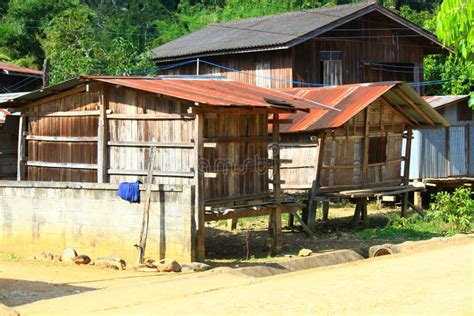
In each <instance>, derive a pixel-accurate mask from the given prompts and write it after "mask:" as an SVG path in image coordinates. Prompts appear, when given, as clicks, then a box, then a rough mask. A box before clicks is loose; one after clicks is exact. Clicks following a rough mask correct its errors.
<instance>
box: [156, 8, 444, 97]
mask: <svg viewBox="0 0 474 316" xmlns="http://www.w3.org/2000/svg"><path fill="white" fill-rule="evenodd" d="M153 52H154V60H155V61H156V63H157V65H158V66H168V67H169V66H170V65H175V64H179V65H180V66H177V67H172V68H170V69H168V70H163V72H162V73H163V74H181V75H182V74H214V75H222V76H226V77H228V78H230V79H233V80H236V81H241V82H245V83H249V84H252V85H257V86H262V87H267V88H291V87H299V86H300V87H301V86H302V87H304V86H310V85H309V83H313V84H314V83H316V84H321V85H339V84H351V83H363V82H377V81H389V80H397V81H406V82H415V83H416V82H421V81H423V58H424V56H426V55H429V54H440V53H445V52H447V48H446V47H443V45H441V43H440V42H439V41H438V39H437V38H436V36H435V35H433V34H431V33H430V32H428V31H426V30H424V29H422V28H421V27H419V26H417V25H415V24H413V23H411V22H409V21H407V20H406V19H404V18H402V17H401V16H399V15H397V14H396V13H394V12H392V11H391V10H389V9H386V8H384V7H382V6H380V5H378V4H376V3H368V2H361V3H358V4H347V5H337V6H332V7H322V8H318V9H311V10H303V11H298V12H290V13H284V14H277V15H269V16H263V17H257V18H250V19H243V20H237V21H231V22H227V23H222V24H210V25H208V26H206V27H204V28H202V29H200V30H198V31H195V32H193V33H191V34H188V35H185V36H183V37H181V38H178V39H176V40H174V41H171V42H169V43H166V44H164V45H162V46H159V47H157V48H155V49H154V51H153ZM198 58H199V59H200V62H192V61H193V60H196V59H198ZM187 62H188V63H187ZM183 63H184V64H183ZM417 89H418V88H417ZM420 89H421V88H420ZM418 90H419V89H418ZM418 92H420V90H419V91H418Z"/></svg>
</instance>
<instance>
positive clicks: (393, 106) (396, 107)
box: [380, 96, 420, 125]
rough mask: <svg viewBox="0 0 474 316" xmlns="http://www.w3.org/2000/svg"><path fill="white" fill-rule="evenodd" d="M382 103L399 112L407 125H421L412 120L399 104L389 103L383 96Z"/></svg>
mask: <svg viewBox="0 0 474 316" xmlns="http://www.w3.org/2000/svg"><path fill="white" fill-rule="evenodd" d="M380 101H381V102H382V104H384V105H386V106H388V107H390V108H392V109H393V110H394V111H395V112H397V113H398V114H399V115H400V116H401V118H402V120H403V121H404V122H405V123H407V124H409V125H420V123H418V122H417V121H416V120H414V119H412V118H411V117H410V115H409V114H408V113H407V112H406V111H405V110H403V109H402V108H401V107H400V106H399V105H398V104H395V103H393V104H391V103H389V102H388V101H387V100H386V99H385V98H384V97H383V96H382V97H381V98H380Z"/></svg>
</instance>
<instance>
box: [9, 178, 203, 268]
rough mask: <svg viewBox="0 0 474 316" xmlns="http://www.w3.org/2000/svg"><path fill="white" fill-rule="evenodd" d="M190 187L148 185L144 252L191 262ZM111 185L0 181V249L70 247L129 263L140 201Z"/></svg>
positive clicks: (26, 251)
mask: <svg viewBox="0 0 474 316" xmlns="http://www.w3.org/2000/svg"><path fill="white" fill-rule="evenodd" d="M142 188H143V187H142ZM193 189H194V188H193V187H191V186H169V185H154V186H153V189H152V195H151V201H152V202H151V206H150V223H149V230H148V239H147V248H146V256H147V257H153V258H156V259H158V258H165V257H166V258H174V259H177V260H180V261H182V262H189V261H192V259H193V258H192V255H193V249H194V247H193V246H192V245H193V242H192V238H193V237H192V236H194V234H193V227H195V226H194V223H193V221H194V220H193V213H194V211H193V203H192V201H193V200H192V197H193ZM116 190H117V185H115V184H94V183H64V182H62V183H59V182H16V181H0V223H1V225H0V252H3V253H12V252H14V253H16V254H17V255H18V256H21V257H27V256H31V255H34V254H39V253H41V252H52V253H54V254H61V252H62V250H63V249H64V248H65V247H74V248H75V249H76V250H77V252H78V253H79V254H87V255H89V256H90V257H91V258H97V257H100V256H109V255H115V256H120V257H122V258H124V259H125V260H126V261H127V263H129V264H130V263H131V264H134V263H135V262H136V258H137V250H136V249H135V248H134V247H133V245H134V244H136V243H138V242H139V239H140V236H139V235H140V230H141V225H142V218H143V210H144V203H143V202H142V203H133V204H132V203H129V202H127V201H124V200H122V199H120V197H118V196H117V194H116ZM144 196H145V192H144V191H142V192H141V197H142V200H143V199H144Z"/></svg>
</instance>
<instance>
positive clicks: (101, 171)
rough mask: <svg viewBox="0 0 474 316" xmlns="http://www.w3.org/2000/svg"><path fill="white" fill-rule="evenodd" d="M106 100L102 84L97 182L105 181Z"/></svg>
mask: <svg viewBox="0 0 474 316" xmlns="http://www.w3.org/2000/svg"><path fill="white" fill-rule="evenodd" d="M107 107H108V106H107V101H106V98H105V89H104V86H102V88H101V89H100V93H99V126H98V130H97V182H98V183H106V182H107V168H108V163H107Z"/></svg>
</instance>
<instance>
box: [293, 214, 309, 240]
mask: <svg viewBox="0 0 474 316" xmlns="http://www.w3.org/2000/svg"><path fill="white" fill-rule="evenodd" d="M290 214H291V215H293V217H294V218H296V220H297V221H298V222H299V223H300V224H301V227H303V230H304V231H305V232H306V233H307V234H308V236H311V237H313V236H314V234H313V232H312V231H311V229H310V228H309V227H308V225H306V223H305V222H304V221H303V219H302V218H301V217H300V216H299V215H298V213H297V212H291V213H290Z"/></svg>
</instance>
